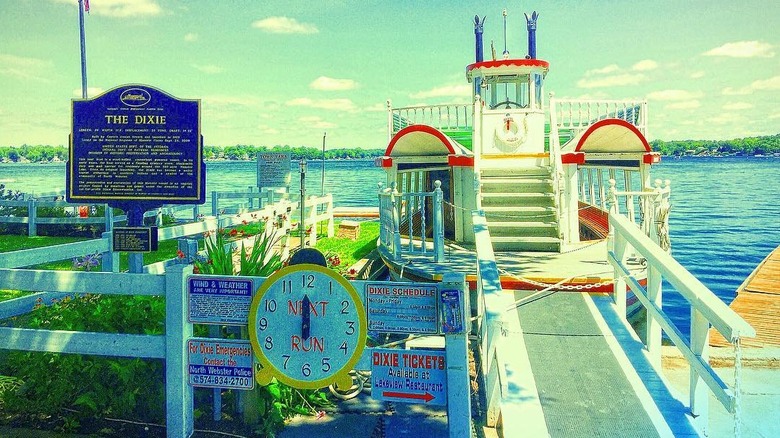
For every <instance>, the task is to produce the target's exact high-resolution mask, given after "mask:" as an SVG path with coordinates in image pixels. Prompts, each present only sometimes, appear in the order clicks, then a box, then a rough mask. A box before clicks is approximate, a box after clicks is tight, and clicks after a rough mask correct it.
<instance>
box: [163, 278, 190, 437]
mask: <svg viewBox="0 0 780 438" xmlns="http://www.w3.org/2000/svg"><path fill="white" fill-rule="evenodd" d="M190 274H192V266H190V265H172V266H169V267H168V268H167V270H166V273H165V416H166V428H167V434H166V436H167V437H168V438H174V437H175V438H184V437H189V436H191V435H192V432H193V429H194V423H193V414H192V411H193V407H194V406H193V399H192V387H191V386H190V385H189V383H188V382H187V340H188V339H189V338H191V337H192V324H190V323H188V322H187V277H188V276H189V275H190Z"/></svg>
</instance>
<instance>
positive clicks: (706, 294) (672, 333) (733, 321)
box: [608, 210, 756, 421]
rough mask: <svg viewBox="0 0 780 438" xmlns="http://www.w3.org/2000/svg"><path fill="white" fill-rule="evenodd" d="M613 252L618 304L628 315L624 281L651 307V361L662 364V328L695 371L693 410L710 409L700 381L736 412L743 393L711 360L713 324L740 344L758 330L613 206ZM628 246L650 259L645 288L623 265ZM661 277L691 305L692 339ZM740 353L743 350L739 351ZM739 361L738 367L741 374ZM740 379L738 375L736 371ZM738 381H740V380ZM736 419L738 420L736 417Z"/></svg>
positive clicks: (691, 406)
mask: <svg viewBox="0 0 780 438" xmlns="http://www.w3.org/2000/svg"><path fill="white" fill-rule="evenodd" d="M609 225H610V235H609V251H608V260H609V262H610V264H611V265H612V266H613V268H614V278H615V279H616V281H615V289H614V290H615V294H614V299H615V303H616V305H617V306H618V307H619V308H620V309H621V312H620V314H621V315H622V316H623V317H625V307H624V306H625V300H626V285H628V287H630V288H631V290H632V291H633V292H634V294H635V295H636V296H637V298H638V299H639V301H640V302H641V303H642V305H643V306H644V307H645V308H646V309H647V335H646V346H647V348H648V352H649V353H650V357H651V360H652V361H653V362H654V363H656V364H660V357H661V333H662V330H663V332H665V333H666V334H667V335H668V336H669V338H670V339H671V340H672V342H673V343H674V345H675V346H676V347H677V348H678V349H679V350H680V352H681V353H682V354H683V356H684V357H685V358H686V360H687V361H688V363H689V365H690V369H691V386H690V389H689V391H690V394H689V395H690V408H691V412H692V413H693V414H694V415H695V416H697V415H700V414H703V413H706V405H707V394H706V393H703V392H702V391H697V389H696V386H697V384H698V382H700V381H702V382H703V383H705V384H706V385H707V386H708V387H709V389H710V391H711V392H712V393H713V394H714V395H715V397H716V398H717V399H718V401H720V402H721V404H722V405H723V406H724V407H725V408H726V409H727V410H728V411H729V412H732V413H734V412H735V409H736V407H737V405H738V399H739V393H734V391H733V390H732V389H730V388H729V387H728V385H727V384H725V383H724V382H723V381H722V380H721V379H720V377H718V375H717V374H716V373H715V371H714V370H713V369H712V367H711V366H710V365H709V363H708V362H707V359H708V344H709V342H708V337H709V334H708V333H709V327H710V324H711V325H712V327H713V328H715V329H716V330H718V332H720V333H721V334H722V335H723V337H724V338H726V339H727V340H728V341H729V342H731V343H732V344H735V345H736V348H737V349H739V341H740V339H741V338H743V337H755V335H756V331H755V329H754V328H753V327H752V326H750V324H748V323H747V322H746V321H745V320H744V319H743V318H742V317H741V316H739V315H738V314H737V313H736V312H734V311H733V310H732V309H731V308H729V307H728V306H727V305H726V304H725V303H724V302H723V301H721V300H720V298H718V297H717V296H716V295H715V294H714V293H713V292H712V291H711V290H710V289H709V288H707V287H706V286H705V285H704V284H702V283H701V282H700V281H699V280H698V279H696V277H694V276H693V275H692V274H691V273H690V272H688V270H686V269H685V268H684V267H683V266H682V265H680V263H679V262H677V261H676V260H675V259H674V258H673V257H672V256H671V255H670V254H669V253H668V252H666V251H665V250H664V249H662V248H661V247H660V246H658V245H657V244H656V243H654V242H653V241H652V240H650V238H649V237H647V236H646V235H644V234H643V233H641V232H640V230H638V229H637V227H636V226H635V225H634V224H633V223H631V221H629V220H628V218H626V217H625V216H622V215H620V214H618V213H616V212H615V211H614V210H613V211H611V212H610V213H609ZM629 246H630V247H631V248H632V251H633V252H634V253H635V254H636V255H638V256H639V257H641V258H644V259H645V260H646V261H647V266H648V269H647V273H648V274H647V288H644V287H642V286H641V285H640V284H639V281H638V280H637V279H636V278H635V277H634V276H633V275H632V274H631V272H630V271H629V269H628V268H627V267H626V266H625V264H624V262H623V260H624V259H625V257H626V255H627V253H628V251H629ZM662 280H666V281H668V282H669V283H670V284H672V285H673V286H674V287H675V289H676V290H677V291H679V293H680V295H682V296H683V297H684V298H685V299H686V300H687V301H688V302H689V303H690V304H691V314H692V318H691V329H690V330H691V332H690V339H691V340H690V342H688V341H686V340H685V338H684V335H683V334H682V333H681V332H680V330H679V329H678V328H677V327H676V326H675V325H674V323H673V322H672V321H671V319H669V317H668V316H667V315H666V313H665V312H664V311H663V309H662V305H661V301H662V300H661V284H662ZM737 357H739V352H737ZM740 368H741V367H740V365H739V364H737V365H736V371H737V373H739V370H740ZM737 380H739V375H737ZM737 384H738V383H737ZM737 421H739V420H738V419H737Z"/></svg>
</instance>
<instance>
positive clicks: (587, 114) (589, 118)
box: [550, 98, 647, 143]
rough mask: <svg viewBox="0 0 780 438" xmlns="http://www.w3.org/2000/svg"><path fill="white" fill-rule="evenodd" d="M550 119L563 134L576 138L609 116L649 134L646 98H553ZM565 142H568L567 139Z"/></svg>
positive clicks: (644, 133) (560, 133)
mask: <svg viewBox="0 0 780 438" xmlns="http://www.w3.org/2000/svg"><path fill="white" fill-rule="evenodd" d="M550 118H551V120H552V119H553V118H554V119H555V125H551V128H552V127H554V128H557V129H556V130H557V131H558V134H559V135H568V136H570V138H571V137H574V136H575V135H576V134H577V133H579V132H582V131H584V130H585V129H587V127H588V126H590V125H592V124H594V123H596V122H598V121H599V120H604V119H608V118H614V119H621V120H625V121H626V122H628V123H631V124H632V125H634V126H636V127H637V128H638V129H639V131H640V132H641V133H642V134H643V135H645V136H646V135H647V101H645V100H576V99H553V98H551V99H550ZM564 143H565V142H564Z"/></svg>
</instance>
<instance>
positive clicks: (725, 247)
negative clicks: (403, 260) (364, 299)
mask: <svg viewBox="0 0 780 438" xmlns="http://www.w3.org/2000/svg"><path fill="white" fill-rule="evenodd" d="M778 168H780V159H779V158H736V157H729V158H682V159H673V158H664V159H663V160H662V162H661V164H659V165H656V166H654V168H653V178H661V179H669V180H671V181H672V210H671V216H670V219H669V221H670V233H671V241H672V254H673V255H674V257H675V258H676V259H677V260H678V261H679V262H680V263H681V264H682V265H683V266H685V267H686V268H687V269H688V270H690V271H691V272H692V273H693V274H694V275H695V276H696V277H697V278H699V279H700V280H701V281H702V282H703V283H704V284H705V285H706V286H708V287H709V288H710V289H712V290H713V292H715V293H716V294H717V295H718V296H719V297H721V298H722V299H723V300H724V301H725V302H726V303H730V302H731V300H733V298H734V296H735V290H736V289H737V287H739V285H740V284H741V283H742V281H744V279H745V277H747V275H749V274H750V272H751V271H752V270H753V269H754V268H755V266H756V265H757V264H758V263H759V262H760V261H761V260H763V258H764V257H766V255H767V254H769V252H770V251H771V250H772V249H774V248H775V247H777V246H778V245H780V198H779V196H780V195H778V194H780V178H779V177H778V175H777V170H778ZM321 169H322V163H321V162H317V161H312V162H310V163H309V166H308V172H307V174H306V187H307V188H306V190H307V194H308V195H317V194H320V193H321V191H322V189H321V177H322V170H321ZM206 174H207V182H206V190H207V200H208V199H210V197H209V195H208V194H209V193H210V192H211V191H213V190H216V191H227V190H240V189H242V188H246V187H249V186H255V185H256V181H257V175H256V164H255V163H254V162H241V161H220V162H209V163H207V165H206ZM292 175H293V177H292V183H291V187H293V189H292V190H293V191H294V192H296V193H297V190H298V189H297V187H299V181H300V180H299V173H298V171H297V164H296V165H294V170H293V172H292ZM384 180H385V178H384V171H383V170H382V169H380V168H376V167H374V165H373V162H372V161H328V162H326V169H325V187H324V192H325V193H333V194H334V195H335V204H336V205H337V206H374V205H376V202H377V201H376V193H377V183H378V182H380V181H382V182H384ZM0 183H2V184H5V185H6V186H7V188H11V189H16V190H21V191H24V192H28V193H45V192H51V191H55V190H62V189H63V188H64V187H65V165H64V163H58V164H3V163H0ZM204 211H205V212H209V211H210V207H208V208H205V209H204ZM664 308H665V309H666V310H667V311H668V312H669V313H670V314H671V315H672V318H673V319H674V320H675V322H676V323H677V324H678V325H679V326H680V328H681V329H682V330H683V333H687V331H688V328H687V327H688V323H687V321H688V319H689V313H690V310H689V308H688V306H687V303H685V301H684V300H683V299H682V298H681V297H680V296H679V295H678V294H677V293H676V292H675V291H674V290H673V289H672V288H671V286H669V285H665V286H664Z"/></svg>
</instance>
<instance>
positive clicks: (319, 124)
mask: <svg viewBox="0 0 780 438" xmlns="http://www.w3.org/2000/svg"><path fill="white" fill-rule="evenodd" d="M298 121H299V122H301V123H303V124H304V125H305V126H306V127H307V128H317V129H330V128H335V127H337V126H338V125H337V124H335V123H331V122H326V121H324V120H322V119H321V118H319V117H317V116H308V117H301V118H299V119H298Z"/></svg>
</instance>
